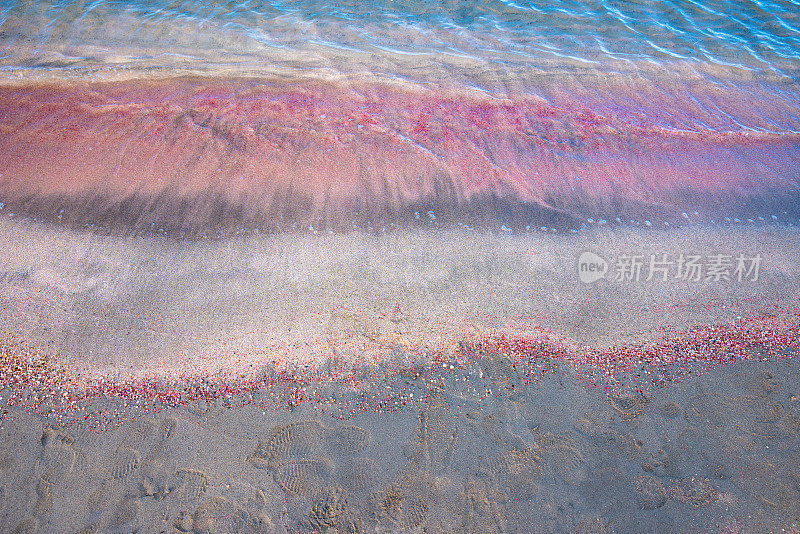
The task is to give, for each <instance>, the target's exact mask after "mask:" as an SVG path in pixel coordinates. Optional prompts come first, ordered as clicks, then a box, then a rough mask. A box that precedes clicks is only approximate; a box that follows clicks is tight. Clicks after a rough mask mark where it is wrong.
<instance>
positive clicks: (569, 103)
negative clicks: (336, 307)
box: [0, 75, 800, 237]
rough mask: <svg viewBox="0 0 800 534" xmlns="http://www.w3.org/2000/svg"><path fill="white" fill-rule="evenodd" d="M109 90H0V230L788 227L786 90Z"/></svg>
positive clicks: (754, 86) (790, 163)
mask: <svg viewBox="0 0 800 534" xmlns="http://www.w3.org/2000/svg"><path fill="white" fill-rule="evenodd" d="M107 78H110V79H111V80H113V78H114V77H113V76H111V75H108V76H103V77H99V78H98V79H97V80H94V81H90V82H88V81H71V80H61V81H59V82H53V81H47V80H44V81H37V80H36V78H31V79H30V80H27V81H26V80H25V79H24V78H23V79H22V80H21V81H16V82H15V81H14V80H13V78H12V79H8V80H5V82H4V84H3V87H2V88H0V131H2V132H3V136H2V138H0V166H2V168H3V171H2V175H1V176H0V201H2V202H3V205H4V208H3V209H4V210H7V212H11V213H16V214H23V215H26V216H28V217H31V218H34V219H36V220H40V221H47V222H51V223H55V224H63V225H68V226H70V227H74V228H79V229H81V228H91V229H94V230H96V231H106V232H114V233H136V234H139V233H157V234H158V233H164V234H169V235H173V236H177V237H205V236H210V237H215V236H220V235H235V234H241V233H252V232H253V231H259V232H275V231H287V230H293V231H297V230H302V231H311V230H323V231H325V230H335V231H345V230H352V229H353V227H357V228H361V229H369V230H375V231H381V230H383V229H391V228H395V227H409V226H411V227H414V226H417V227H419V226H425V225H426V224H427V223H430V222H431V218H430V217H435V223H436V225H438V226H446V227H459V226H463V225H466V226H470V227H476V226H477V227H483V228H487V227H493V226H494V227H499V226H502V225H505V226H508V227H510V228H513V229H517V230H520V229H525V228H529V227H534V228H536V227H540V226H547V227H555V228H559V229H574V228H579V227H580V226H581V224H582V223H584V222H585V221H586V219H587V218H593V219H605V220H609V221H612V222H613V221H615V220H618V222H620V223H622V222H625V223H627V222H628V221H629V220H630V219H637V220H642V219H650V220H655V221H657V222H658V223H661V222H662V221H668V222H672V223H674V222H685V217H686V216H687V214H692V218H693V219H695V220H702V221H706V222H709V221H712V220H722V219H723V218H724V217H731V218H733V217H738V218H748V217H757V216H762V217H770V216H772V215H774V216H777V217H779V218H780V219H781V221H783V222H787V221H795V222H796V221H797V219H798V218H800V214H798V213H797V206H798V204H799V203H798V198H799V195H800V188H799V187H800V186H799V185H798V181H797V176H796V173H795V172H794V169H795V168H796V165H797V161H798V148H797V147H798V137H797V136H798V134H797V132H798V131H800V127H798V124H797V117H798V114H797V110H796V108H797V103H796V102H797V95H796V94H795V93H794V92H795V91H796V89H795V87H794V86H793V85H790V84H780V83H774V84H768V83H764V82H761V81H759V82H750V81H747V80H735V83H734V81H730V82H728V83H729V84H730V87H727V88H726V89H725V90H724V91H723V90H719V89H718V88H717V87H716V86H714V85H709V84H708V83H707V82H706V81H703V80H698V79H693V78H692V77H688V78H684V77H680V76H673V77H665V78H663V79H661V78H658V77H656V78H655V79H648V78H647V77H645V76H640V77H638V79H637V77H636V76H634V77H632V78H625V77H613V76H610V77H607V78H606V79H604V80H603V79H598V77H597V76H596V75H590V76H586V77H580V76H572V75H568V76H566V77H565V78H564V79H563V80H561V79H560V78H559V77H556V78H546V79H542V80H541V81H540V82H539V83H538V84H536V85H535V87H526V88H525V90H524V91H517V90H514V89H513V88H509V89H508V90H506V91H505V92H500V93H493V92H490V91H484V90H478V89H470V88H461V89H458V90H457V89H454V88H448V87H447V86H434V87H425V86H424V85H419V84H414V83H410V82H409V83H401V82H393V83H385V82H384V83H379V82H378V81H377V80H374V79H373V80H369V79H367V80H359V79H358V78H354V79H349V78H347V77H345V76H342V77H340V78H338V79H333V80H326V79H324V78H322V79H319V78H318V79H312V80H302V79H301V80H285V79H281V78H257V79H248V78H230V79H229V78H224V77H212V76H203V77H198V76H196V77H185V78H181V77H173V78H161V77H155V78H148V77H147V76H142V75H139V76H136V77H132V78H130V79H127V80H123V81H110V80H109V79H107ZM623 102H624V106H623V105H622V104H621V103H623ZM754 110H758V111H757V112H754ZM695 211H696V212H697V214H696V215H695V214H693V212H695Z"/></svg>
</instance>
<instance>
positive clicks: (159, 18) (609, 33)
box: [0, 0, 800, 81]
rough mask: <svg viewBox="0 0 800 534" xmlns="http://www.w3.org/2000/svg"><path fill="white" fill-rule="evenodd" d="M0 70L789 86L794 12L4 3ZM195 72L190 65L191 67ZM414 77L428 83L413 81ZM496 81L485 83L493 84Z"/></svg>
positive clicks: (762, 8) (555, 5) (706, 6)
mask: <svg viewBox="0 0 800 534" xmlns="http://www.w3.org/2000/svg"><path fill="white" fill-rule="evenodd" d="M0 9H1V10H2V11H0V22H2V26H0V31H2V33H0V47H1V48H0V49H2V50H3V55H2V65H3V67H4V68H5V69H45V70H46V69H62V68H63V69H68V68H80V67H83V68H103V67H106V68H130V67H131V66H136V65H138V66H142V67H145V66H146V67H164V66H167V67H190V68H193V69H200V70H204V69H210V68H215V67H216V68H221V67H234V66H235V67H237V68H247V69H253V70H256V71H258V70H261V69H265V68H268V67H267V65H266V63H270V62H277V63H279V64H281V65H283V66H292V67H295V68H301V69H322V70H325V69H333V70H345V71H367V72H374V73H380V74H384V75H388V76H409V77H411V78H419V79H424V78H425V77H426V76H432V74H430V71H437V70H439V69H442V68H455V69H457V70H459V71H468V72H470V73H471V74H472V75H473V76H474V77H475V78H477V79H480V77H481V76H490V77H491V76H498V75H499V74H500V73H504V72H516V71H517V69H520V68H525V69H534V70H541V69H547V67H548V66H549V65H552V64H553V63H557V64H559V65H564V66H565V67H566V68H580V69H587V68H588V69H591V68H601V67H603V66H608V68H611V69H612V70H620V71H622V70H629V69H631V68H641V69H656V70H657V69H659V68H664V67H665V66H666V65H668V64H671V63H675V62H682V63H685V64H686V68H688V69H690V70H691V69H704V70H713V69H730V68H735V69H741V70H742V71H746V72H749V73H751V74H756V73H758V74H763V75H769V76H775V77H778V78H790V79H793V78H795V77H796V68H797V62H798V59H800V6H798V4H797V3H795V2H792V1H790V0H784V1H735V2H720V1H702V2H696V1H692V0H680V1H670V2H644V1H643V2H638V1H637V2H623V1H602V2H601V1H582V2H576V1H554V2H530V1H520V2H511V1H508V2H502V1H487V2H474V1H473V2H468V1H443V2H416V1H408V0H405V1H396V2H395V1H388V0H383V1H377V2H356V1H351V2H314V1H275V2H258V1H246V2H239V3H235V2H160V1H147V2H113V1H112V2H105V1H92V2H88V1H76V2H51V1H44V2H3V4H2V7H0ZM201 62H202V64H201ZM420 71H423V72H426V76H423V75H421V74H419V72H420ZM493 81H496V80H493Z"/></svg>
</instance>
